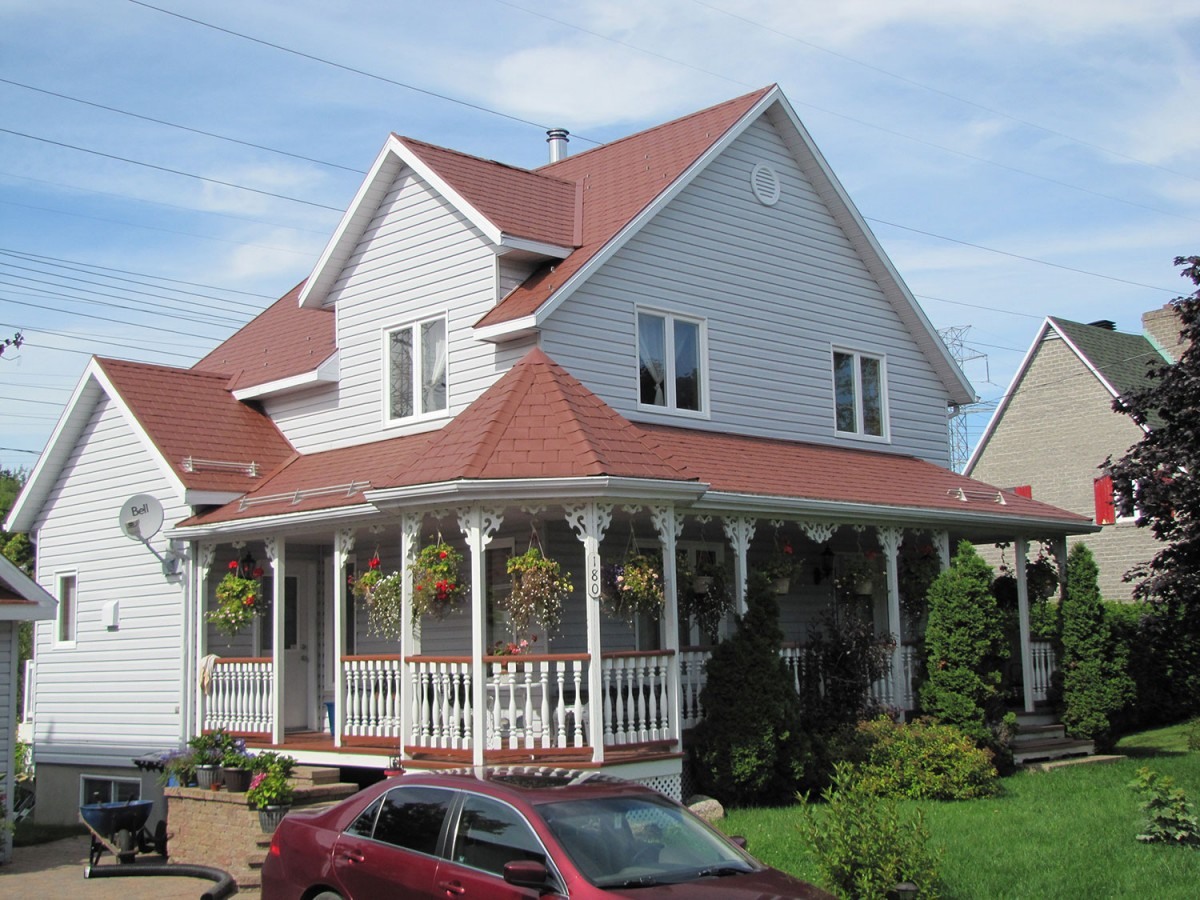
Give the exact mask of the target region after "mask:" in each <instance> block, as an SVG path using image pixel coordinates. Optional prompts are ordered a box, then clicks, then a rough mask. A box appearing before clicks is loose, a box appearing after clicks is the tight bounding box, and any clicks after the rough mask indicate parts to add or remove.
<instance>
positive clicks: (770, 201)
mask: <svg viewBox="0 0 1200 900" xmlns="http://www.w3.org/2000/svg"><path fill="white" fill-rule="evenodd" d="M750 187H751V189H753V191H754V196H755V197H757V198H758V202H759V203H761V204H762V205H763V206H774V205H775V204H776V203H778V202H779V176H778V175H776V174H775V170H774V169H772V168H771V167H770V166H768V165H766V164H765V163H759V164H758V165H757V166H755V167H754V168H753V169H751V170H750Z"/></svg>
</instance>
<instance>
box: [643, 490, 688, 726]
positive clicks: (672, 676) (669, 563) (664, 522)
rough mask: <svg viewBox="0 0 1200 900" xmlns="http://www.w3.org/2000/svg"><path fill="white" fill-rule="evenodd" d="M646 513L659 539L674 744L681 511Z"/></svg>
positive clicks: (655, 508) (663, 509) (668, 507)
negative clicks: (676, 560) (676, 566)
mask: <svg viewBox="0 0 1200 900" xmlns="http://www.w3.org/2000/svg"><path fill="white" fill-rule="evenodd" d="M650 516H651V518H652V519H653V520H654V528H655V530H656V531H657V532H658V539H659V540H660V541H661V542H662V553H663V591H664V592H665V593H666V598H667V602H666V603H665V604H664V605H663V621H662V625H663V631H664V632H665V636H664V640H663V644H664V647H663V649H664V650H666V651H667V653H668V654H670V656H669V657H668V660H667V715H668V717H669V719H668V720H669V721H670V723H671V740H672V741H674V742H675V744H676V746H678V745H679V742H680V741H682V740H683V734H682V729H681V728H680V724H679V591H678V590H677V587H676V584H675V582H676V581H677V580H678V573H677V572H676V570H675V545H676V542H677V541H678V540H679V535H680V533H681V532H682V531H683V513H679V512H676V511H675V507H674V506H673V505H666V506H651V507H650Z"/></svg>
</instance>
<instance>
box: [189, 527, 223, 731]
mask: <svg viewBox="0 0 1200 900" xmlns="http://www.w3.org/2000/svg"><path fill="white" fill-rule="evenodd" d="M216 556H217V545H216V544H209V543H202V544H198V545H197V548H196V554H195V562H194V563H193V564H192V584H193V586H194V587H193V596H194V597H195V599H196V608H195V611H194V613H195V651H196V675H197V678H196V681H195V683H194V684H193V685H192V690H193V691H194V692H195V694H194V697H195V702H194V704H193V706H192V711H193V718H192V719H190V720H189V721H187V722H185V723H184V727H183V730H184V735H183V738H184V740H188V739H189V738H192V737H194V736H195V735H198V734H200V733H202V732H203V731H204V715H205V699H206V697H205V691H204V685H202V684H201V683H200V678H199V675H200V663H201V661H202V660H203V659H204V657H205V656H207V655H208V609H207V607H208V573H209V571H210V570H211V569H212V564H213V560H214V559H216Z"/></svg>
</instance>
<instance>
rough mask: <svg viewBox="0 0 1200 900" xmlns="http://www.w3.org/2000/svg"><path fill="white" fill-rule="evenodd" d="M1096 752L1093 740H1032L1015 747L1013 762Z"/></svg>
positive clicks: (1021, 763)
mask: <svg viewBox="0 0 1200 900" xmlns="http://www.w3.org/2000/svg"><path fill="white" fill-rule="evenodd" d="M1095 752H1096V745H1095V744H1093V743H1092V742H1091V741H1075V740H1070V739H1068V738H1062V739H1060V740H1045V741H1031V742H1030V743H1028V744H1024V745H1021V746H1019V747H1018V746H1014V747H1013V762H1014V763H1016V764H1017V765H1019V766H1022V765H1025V764H1027V763H1030V762H1041V761H1043V760H1057V759H1063V758H1066V757H1071V756H1091V755H1092V754H1093V753H1095Z"/></svg>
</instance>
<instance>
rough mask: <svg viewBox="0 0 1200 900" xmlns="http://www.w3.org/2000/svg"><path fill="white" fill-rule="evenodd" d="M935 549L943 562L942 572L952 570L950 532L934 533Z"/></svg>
mask: <svg viewBox="0 0 1200 900" xmlns="http://www.w3.org/2000/svg"><path fill="white" fill-rule="evenodd" d="M933 549H934V550H936V551H937V555H938V556H939V557H941V560H942V570H943V571H945V570H946V569H948V568H950V559H951V549H950V532H948V531H935V532H934V533H933Z"/></svg>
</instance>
